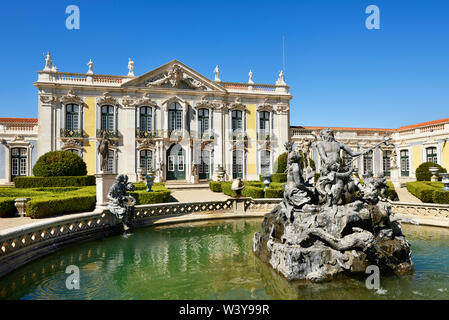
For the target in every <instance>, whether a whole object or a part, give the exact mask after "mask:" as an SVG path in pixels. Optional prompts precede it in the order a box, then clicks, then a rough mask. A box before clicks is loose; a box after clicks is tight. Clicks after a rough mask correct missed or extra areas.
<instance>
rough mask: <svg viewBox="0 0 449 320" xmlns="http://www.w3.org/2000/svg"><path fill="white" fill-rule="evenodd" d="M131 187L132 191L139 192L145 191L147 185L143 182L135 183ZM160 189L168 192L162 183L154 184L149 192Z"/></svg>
mask: <svg viewBox="0 0 449 320" xmlns="http://www.w3.org/2000/svg"><path fill="white" fill-rule="evenodd" d="M133 185H134V191H140V190H145V191H146V190H147V185H146V184H145V183H144V182H136V183H133ZM162 188H163V189H164V190H168V189H167V188H165V185H164V183H163V182H155V183H153V185H152V186H151V190H155V191H159V190H160V189H162Z"/></svg>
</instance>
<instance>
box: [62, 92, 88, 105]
mask: <svg viewBox="0 0 449 320" xmlns="http://www.w3.org/2000/svg"><path fill="white" fill-rule="evenodd" d="M60 100H61V102H62V103H64V104H68V103H75V104H82V103H83V99H81V98H80V97H79V96H77V95H76V93H75V91H73V90H69V92H68V93H67V94H66V95H65V96H62V97H61V99H60Z"/></svg>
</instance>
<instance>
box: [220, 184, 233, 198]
mask: <svg viewBox="0 0 449 320" xmlns="http://www.w3.org/2000/svg"><path fill="white" fill-rule="evenodd" d="M231 186H232V182H229V181H228V182H222V183H221V190H222V191H223V193H224V194H225V195H227V196H230V197H234V196H236V195H237V194H236V193H235V191H234V190H231Z"/></svg>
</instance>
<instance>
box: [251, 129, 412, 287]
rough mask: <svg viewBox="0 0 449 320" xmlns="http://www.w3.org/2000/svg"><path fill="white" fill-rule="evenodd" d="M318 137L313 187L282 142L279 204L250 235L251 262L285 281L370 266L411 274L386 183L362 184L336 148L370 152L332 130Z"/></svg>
mask: <svg viewBox="0 0 449 320" xmlns="http://www.w3.org/2000/svg"><path fill="white" fill-rule="evenodd" d="M320 135H321V138H322V141H321V142H319V143H317V149H318V152H319V153H320V157H321V160H322V163H321V172H320V173H321V175H320V178H319V179H318V181H317V182H316V186H314V185H313V184H312V183H311V182H310V181H308V180H306V179H304V177H303V174H302V170H301V166H300V158H301V155H300V153H298V152H296V151H294V150H292V145H293V143H291V142H289V143H286V148H287V152H288V158H287V183H286V184H285V186H284V198H283V201H282V202H281V203H280V204H279V205H278V206H277V207H276V208H275V209H273V210H272V211H271V212H269V213H268V214H266V215H265V217H264V221H263V223H262V228H263V231H262V232H256V233H255V234H254V238H253V251H254V253H255V254H256V256H258V257H259V258H260V259H261V260H262V261H264V262H266V263H268V264H269V265H270V266H271V267H272V268H273V269H275V270H276V271H277V272H279V273H280V274H281V275H283V276H284V277H285V278H286V279H287V280H290V281H292V280H309V281H312V282H322V281H329V280H332V279H335V278H338V277H341V276H343V275H348V276H350V275H355V274H361V273H365V271H366V268H367V267H368V266H370V265H376V266H378V267H379V270H380V272H381V274H388V273H394V274H409V273H413V271H414V266H413V262H412V260H411V250H410V245H409V243H408V241H407V240H406V239H405V237H404V235H403V233H402V230H401V225H400V223H399V220H398V219H396V218H395V217H394V216H393V214H392V212H391V205H390V204H389V202H388V200H387V199H385V198H384V194H385V192H382V193H380V192H379V191H380V190H381V189H385V181H384V178H383V177H381V178H375V177H372V176H368V177H367V178H366V179H365V180H364V183H363V184H362V183H361V182H360V180H359V179H358V177H357V176H355V175H354V176H353V170H354V169H353V167H352V164H349V165H344V166H341V164H340V151H341V150H344V151H345V152H346V153H347V154H348V155H350V156H352V157H354V158H357V157H358V156H361V155H363V154H365V153H366V152H368V151H369V150H366V151H364V152H353V151H352V150H351V149H350V148H348V147H347V146H346V145H344V144H343V143H340V142H337V141H335V138H334V135H333V132H332V130H330V129H324V130H322V131H321V133H320ZM375 147H377V146H375Z"/></svg>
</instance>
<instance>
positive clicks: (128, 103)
mask: <svg viewBox="0 0 449 320" xmlns="http://www.w3.org/2000/svg"><path fill="white" fill-rule="evenodd" d="M121 102H122V105H123V106H125V107H128V108H134V107H138V106H152V107H154V106H157V104H156V102H154V101H153V100H151V98H150V93H149V92H145V93H144V94H143V96H142V98H139V99H135V98H131V97H130V96H124V97H123V98H122V99H121Z"/></svg>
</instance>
